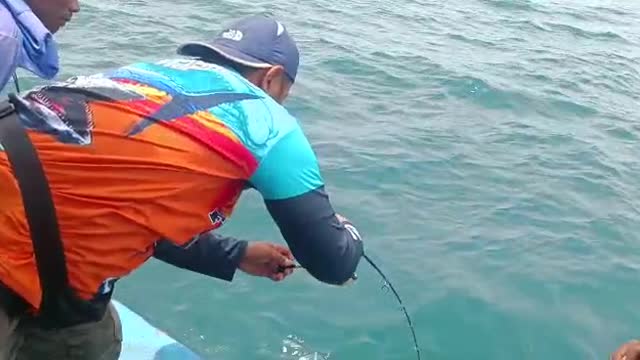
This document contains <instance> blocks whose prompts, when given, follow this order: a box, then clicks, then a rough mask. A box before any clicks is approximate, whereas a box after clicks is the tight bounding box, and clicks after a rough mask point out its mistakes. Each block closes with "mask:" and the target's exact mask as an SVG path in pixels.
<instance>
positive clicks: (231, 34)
mask: <svg viewBox="0 0 640 360" xmlns="http://www.w3.org/2000/svg"><path fill="white" fill-rule="evenodd" d="M221 36H222V37H223V38H225V39H229V40H234V41H240V40H242V37H243V36H244V35H243V34H242V31H240V30H233V29H229V30H227V31H225V32H223V33H222V35H221Z"/></svg>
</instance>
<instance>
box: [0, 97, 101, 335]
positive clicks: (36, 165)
mask: <svg viewBox="0 0 640 360" xmlns="http://www.w3.org/2000/svg"><path fill="white" fill-rule="evenodd" d="M21 107H24V105H23V104H22V103H21V102H20V101H19V100H18V99H17V98H16V96H15V95H13V94H11V95H9V101H5V102H3V103H1V104H0V144H1V146H2V147H3V148H4V152H5V153H6V154H7V158H8V160H9V163H10V164H11V168H12V170H13V174H14V176H15V178H16V180H17V182H18V186H19V188H20V193H21V196H22V202H23V204H24V210H25V214H26V217H27V222H28V225H29V231H30V233H31V241H32V243H33V252H34V254H35V258H36V265H37V268H38V277H39V279H40V288H41V289H42V302H41V305H40V310H39V312H38V314H37V315H36V316H34V317H33V319H34V320H35V321H37V322H38V323H39V324H40V325H41V326H42V327H45V328H60V327H66V326H71V325H76V324H80V323H85V322H88V321H97V320H99V319H101V318H102V315H103V314H104V310H105V308H106V304H105V303H104V302H103V301H99V302H88V301H84V300H82V299H80V298H79V297H77V296H76V295H75V294H74V292H73V291H72V290H71V288H70V287H69V279H68V276H67V266H66V260H65V256H64V249H63V244H62V241H61V239H60V231H59V228H58V220H57V216H56V211H55V206H54V204H53V199H52V197H51V191H50V189H49V182H48V181H47V177H46V175H45V173H44V170H43V168H42V164H41V163H40V159H39V157H38V153H37V151H36V149H35V148H34V146H33V144H32V143H31V140H30V139H29V137H28V135H27V132H26V131H25V129H24V127H23V126H22V124H21V123H20V120H19V117H18V113H17V110H16V109H20V108H21ZM25 111H27V112H29V110H28V109H25ZM101 300H102V299H101ZM107 302H108V300H107Z"/></svg>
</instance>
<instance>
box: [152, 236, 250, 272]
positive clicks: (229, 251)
mask: <svg viewBox="0 0 640 360" xmlns="http://www.w3.org/2000/svg"><path fill="white" fill-rule="evenodd" d="M247 245H248V243H247V242H246V241H241V240H237V239H234V238H231V237H224V236H220V235H217V234H214V233H213V232H205V233H202V234H200V235H198V236H196V237H195V238H193V239H192V240H191V241H190V242H189V243H188V244H187V245H186V246H178V245H175V244H174V243H172V242H170V241H169V240H160V241H158V242H157V243H156V248H155V251H154V254H153V256H154V257H155V258H156V259H158V260H162V261H164V262H165V263H167V264H171V265H173V266H176V267H179V268H181V269H186V270H190V271H194V272H197V273H200V274H203V275H207V276H212V277H215V278H218V279H221V280H226V281H231V280H233V276H234V274H235V272H236V269H237V268H238V265H239V264H240V262H241V261H242V259H243V258H244V254H245V251H246V249H247Z"/></svg>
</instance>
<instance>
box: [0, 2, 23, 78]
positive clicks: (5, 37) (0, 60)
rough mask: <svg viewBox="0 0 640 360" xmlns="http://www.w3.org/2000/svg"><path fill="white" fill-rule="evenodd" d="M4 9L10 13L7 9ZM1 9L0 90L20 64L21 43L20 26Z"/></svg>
mask: <svg viewBox="0 0 640 360" xmlns="http://www.w3.org/2000/svg"><path fill="white" fill-rule="evenodd" d="M0 10H4V11H6V12H7V13H8V11H7V10H6V9H0ZM6 17H7V16H6V14H4V12H3V11H0V91H2V89H4V87H5V86H6V85H7V83H8V82H9V81H10V80H11V77H12V76H13V74H14V73H15V71H16V67H17V66H18V54H19V51H20V43H19V41H18V36H19V35H18V31H19V30H18V27H17V26H16V24H15V22H14V21H13V19H12V18H11V14H8V18H6Z"/></svg>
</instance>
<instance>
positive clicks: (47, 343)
mask: <svg viewBox="0 0 640 360" xmlns="http://www.w3.org/2000/svg"><path fill="white" fill-rule="evenodd" d="M121 349H122V327H121V325H120V318H119V317H118V313H117V311H116V309H115V308H114V306H113V304H109V306H108V308H107V311H106V313H105V315H104V317H103V318H102V319H101V320H100V321H98V322H90V323H85V324H80V325H75V326H71V327H67V328H63V329H56V330H46V329H42V328H39V327H38V326H37V325H35V324H34V323H33V322H30V321H29V320H28V319H26V318H22V317H20V316H15V317H10V316H9V315H8V314H7V311H5V309H4V308H3V307H2V304H0V360H44V359H51V360H118V358H119V357H120V351H121Z"/></svg>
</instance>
